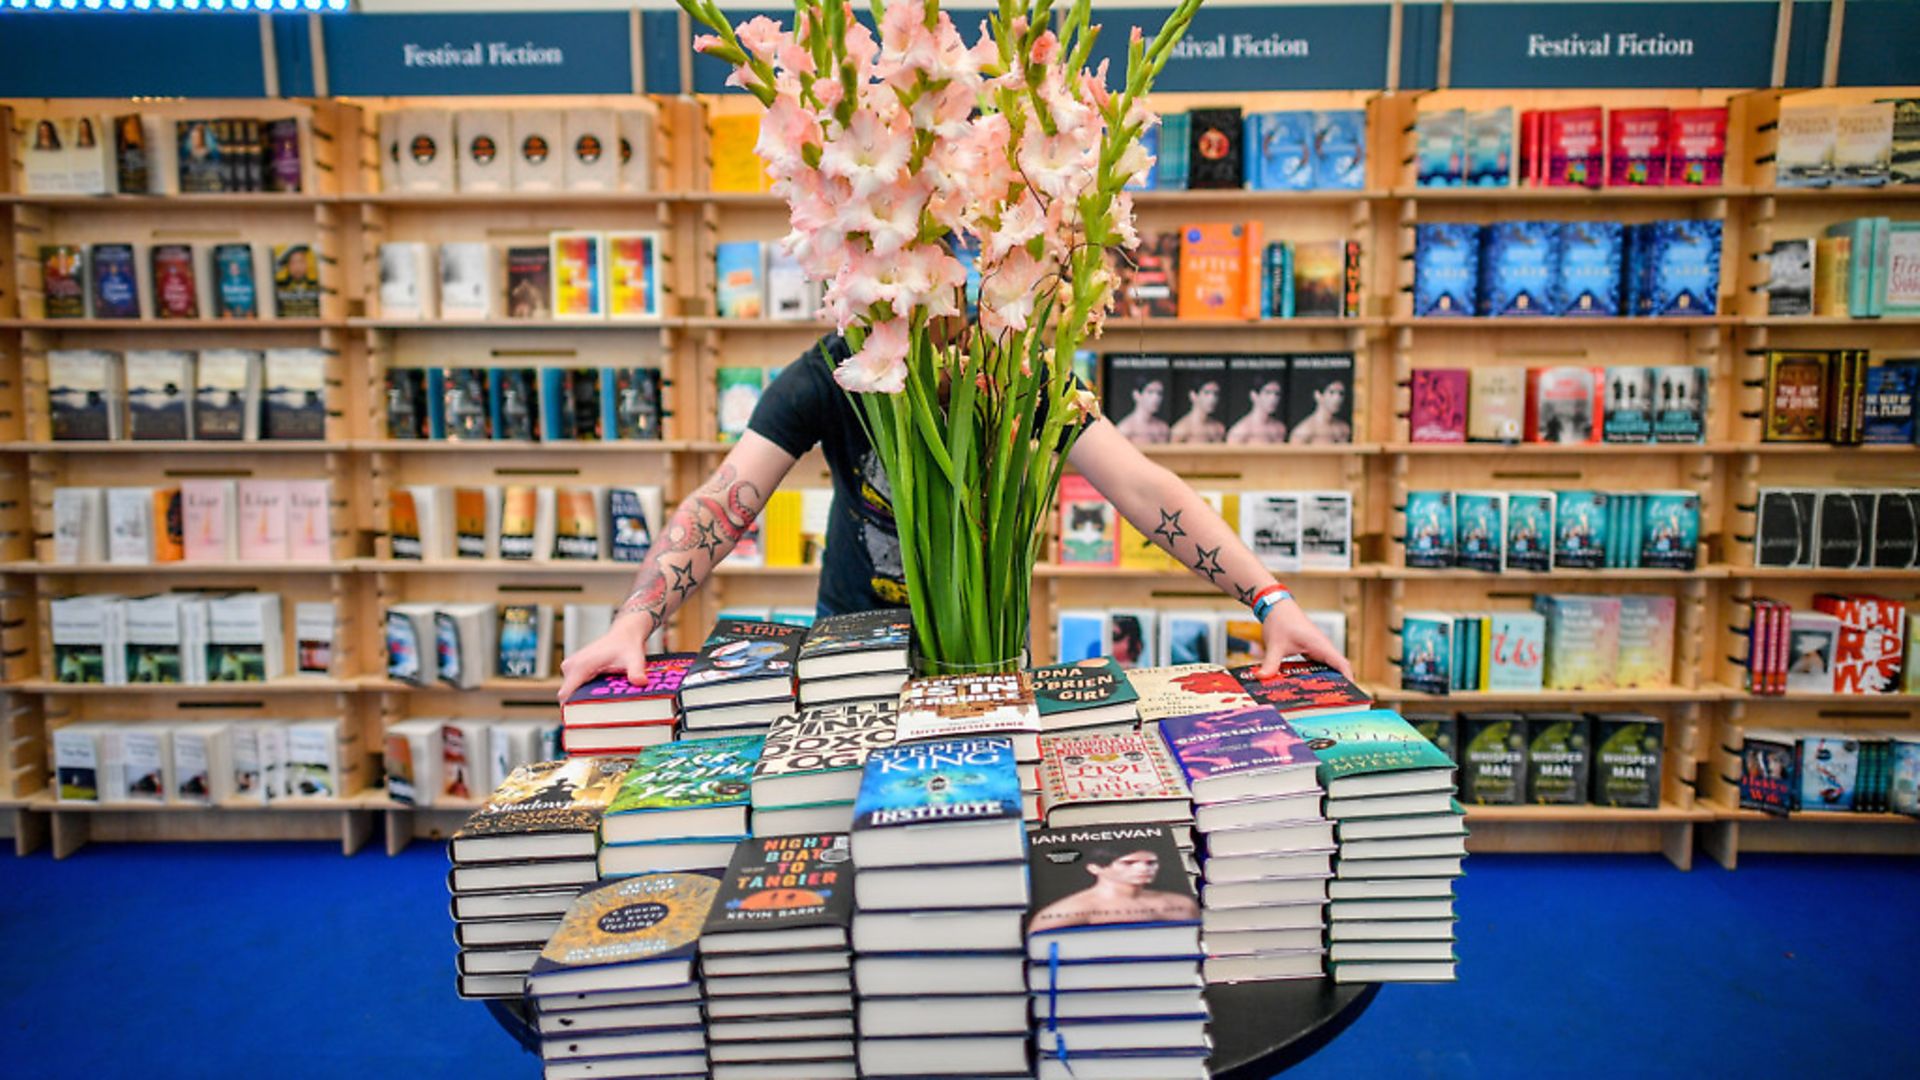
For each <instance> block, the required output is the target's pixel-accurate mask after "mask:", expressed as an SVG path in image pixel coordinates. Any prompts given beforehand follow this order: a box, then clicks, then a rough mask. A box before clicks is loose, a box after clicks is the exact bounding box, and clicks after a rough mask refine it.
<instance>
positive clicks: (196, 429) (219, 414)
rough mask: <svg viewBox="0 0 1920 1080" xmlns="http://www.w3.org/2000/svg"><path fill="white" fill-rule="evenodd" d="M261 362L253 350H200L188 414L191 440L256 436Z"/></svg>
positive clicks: (235, 438) (257, 430) (257, 432)
mask: <svg viewBox="0 0 1920 1080" xmlns="http://www.w3.org/2000/svg"><path fill="white" fill-rule="evenodd" d="M261 363H262V357H261V354H260V352H259V351H257V350H254V349H205V350H202V351H201V353H200V362H199V367H198V376H197V383H196V386H195V390H194V403H193V413H192V415H193V437H194V438H195V439H222V440H246V441H251V440H253V439H256V438H258V437H259V434H260V429H259V423H260V410H259V402H260V367H261Z"/></svg>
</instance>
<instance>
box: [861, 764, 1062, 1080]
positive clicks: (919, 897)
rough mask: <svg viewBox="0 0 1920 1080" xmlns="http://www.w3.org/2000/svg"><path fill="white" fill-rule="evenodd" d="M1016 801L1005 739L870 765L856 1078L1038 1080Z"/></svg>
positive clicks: (865, 783)
mask: <svg viewBox="0 0 1920 1080" xmlns="http://www.w3.org/2000/svg"><path fill="white" fill-rule="evenodd" d="M1021 802H1022V800H1021V797H1020V779H1019V774H1018V772H1017V771H1016V770H1015V768H1014V749H1013V742H1012V740H1010V739H1007V738H1004V737H999V736H985V737H980V738H970V739H939V740H934V741H931V742H916V743H905V744H898V745H894V746H889V747H885V748H882V749H879V750H875V751H874V752H873V753H872V754H870V755H868V757H867V765H866V771H865V773H864V775H863V776H862V778H861V783H860V796H859V798H858V800H856V802H855V804H854V822H853V861H854V863H855V865H857V866H858V867H859V868H860V872H859V876H858V877H857V878H856V879H855V881H854V908H855V910H854V917H853V949H854V955H855V960H854V964H855V971H856V982H857V985H858V987H859V991H858V1000H859V1030H860V1039H859V1063H860V1074H861V1075H862V1076H867V1077H926V1076H970V1077H986V1076H1003V1075H1005V1076H1029V1075H1031V1074H1030V1073H1029V1072H1028V1065H1027V1026H1028V1025H1027V988H1026V980H1025V962H1024V956H1023V950H1022V947H1021V919H1022V916H1023V914H1024V912H1025V910H1026V907H1027V864H1026V854H1027V834H1026V828H1025V826H1024V824H1023V823H1022V821H1021V812H1020V808H1021Z"/></svg>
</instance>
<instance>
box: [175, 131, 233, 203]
mask: <svg viewBox="0 0 1920 1080" xmlns="http://www.w3.org/2000/svg"><path fill="white" fill-rule="evenodd" d="M173 127H174V136H175V138H176V139H177V140H178V142H179V151H178V153H177V154H176V155H175V161H176V163H177V165H178V169H179V182H180V193H181V194H182V195H199V194H219V193H220V192H223V191H227V190H230V189H229V187H228V186H227V183H226V170H225V166H224V163H223V160H222V159H223V156H224V155H225V154H226V153H228V152H230V151H231V149H232V148H231V147H228V146H223V145H222V144H223V142H224V141H225V140H223V139H222V138H221V136H220V133H219V127H218V126H217V125H216V122H215V121H212V120H176V121H174V125H173Z"/></svg>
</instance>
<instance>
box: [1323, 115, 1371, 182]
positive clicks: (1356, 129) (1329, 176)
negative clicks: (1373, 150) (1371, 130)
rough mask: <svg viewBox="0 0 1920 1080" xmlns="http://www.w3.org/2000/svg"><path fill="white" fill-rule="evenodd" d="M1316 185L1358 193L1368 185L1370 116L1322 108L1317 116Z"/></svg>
mask: <svg viewBox="0 0 1920 1080" xmlns="http://www.w3.org/2000/svg"><path fill="white" fill-rule="evenodd" d="M1313 186H1314V187H1316V188H1320V189H1322V190H1334V191H1342V190H1344V191H1357V190H1359V189H1360V188H1363V187H1366V186H1367V114H1366V112H1365V110H1362V109H1333V110H1326V109H1322V110H1319V111H1316V112H1315V113H1314V114H1313Z"/></svg>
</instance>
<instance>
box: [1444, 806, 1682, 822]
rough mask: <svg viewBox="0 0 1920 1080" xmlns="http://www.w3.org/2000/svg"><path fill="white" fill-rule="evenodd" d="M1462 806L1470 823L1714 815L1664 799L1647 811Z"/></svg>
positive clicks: (1674, 818) (1645, 819)
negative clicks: (1464, 807)
mask: <svg viewBox="0 0 1920 1080" xmlns="http://www.w3.org/2000/svg"><path fill="white" fill-rule="evenodd" d="M1466 809H1467V821H1468V823H1469V824H1470V825H1473V826H1479V825H1482V824H1487V823H1498V824H1536V825H1583V824H1608V825H1613V824H1619V825H1637V824H1640V823H1642V822H1649V821H1712V820H1713V819H1714V817H1715V816H1716V815H1715V813H1714V811H1713V809H1712V808H1710V807H1707V806H1692V807H1686V806H1680V805H1679V804H1677V803H1671V802H1666V801H1662V802H1661V803H1660V805H1659V806H1658V807H1655V808H1652V809H1647V810H1636V809H1633V808H1631V807H1624V806H1468V807H1467V808H1466Z"/></svg>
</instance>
